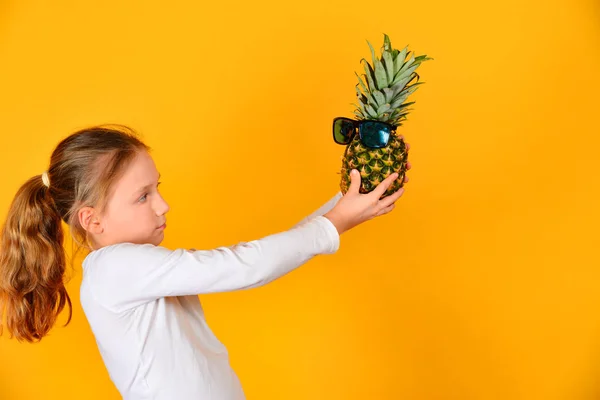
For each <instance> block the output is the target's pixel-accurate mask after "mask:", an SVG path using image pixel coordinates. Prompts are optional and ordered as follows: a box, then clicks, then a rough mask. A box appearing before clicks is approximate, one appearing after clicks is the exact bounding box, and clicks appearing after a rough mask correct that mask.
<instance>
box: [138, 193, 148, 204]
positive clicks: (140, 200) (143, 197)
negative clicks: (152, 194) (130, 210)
mask: <svg viewBox="0 0 600 400" xmlns="http://www.w3.org/2000/svg"><path fill="white" fill-rule="evenodd" d="M147 197H148V193H146V194H145V195H143V196H142V197H140V199H139V200H138V201H139V202H140V203H143V202H144V201H146V198H147Z"/></svg>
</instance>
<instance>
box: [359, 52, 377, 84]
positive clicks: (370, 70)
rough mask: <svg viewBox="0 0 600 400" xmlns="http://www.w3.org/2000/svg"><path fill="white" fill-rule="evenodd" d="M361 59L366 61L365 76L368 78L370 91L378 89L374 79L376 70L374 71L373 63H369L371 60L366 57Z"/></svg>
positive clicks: (364, 64)
mask: <svg viewBox="0 0 600 400" xmlns="http://www.w3.org/2000/svg"><path fill="white" fill-rule="evenodd" d="M361 61H364V63H363V66H364V67H365V76H366V78H367V83H368V84H369V91H372V90H376V89H377V87H376V86H375V81H374V80H373V76H374V75H375V72H374V71H373V68H372V67H371V64H369V62H368V61H367V60H366V59H364V58H363V59H362V60H361Z"/></svg>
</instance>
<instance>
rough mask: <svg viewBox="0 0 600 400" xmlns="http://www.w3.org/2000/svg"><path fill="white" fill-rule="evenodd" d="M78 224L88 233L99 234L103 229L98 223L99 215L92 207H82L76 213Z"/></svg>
mask: <svg viewBox="0 0 600 400" xmlns="http://www.w3.org/2000/svg"><path fill="white" fill-rule="evenodd" d="M77 218H78V219H79V224H80V225H81V227H82V228H83V229H85V230H86V231H87V232H88V233H92V234H95V235H99V234H101V233H102V231H103V230H104V229H103V228H102V225H101V224H100V216H99V215H98V213H97V212H96V210H95V209H94V208H93V207H83V208H82V209H80V210H79V211H78V213H77Z"/></svg>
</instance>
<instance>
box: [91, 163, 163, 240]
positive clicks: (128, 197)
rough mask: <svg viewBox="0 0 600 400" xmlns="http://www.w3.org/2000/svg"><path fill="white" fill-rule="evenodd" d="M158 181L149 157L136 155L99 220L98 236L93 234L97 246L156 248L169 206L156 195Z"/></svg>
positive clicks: (158, 194) (161, 234) (161, 238)
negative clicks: (126, 243) (142, 246)
mask: <svg viewBox="0 0 600 400" xmlns="http://www.w3.org/2000/svg"><path fill="white" fill-rule="evenodd" d="M159 178H160V174H159V173H158V171H157V170H156V166H155V165H154V161H153V160H152V157H150V155H149V154H148V153H147V152H146V151H140V152H138V155H137V156H136V158H135V159H134V160H132V161H131V163H130V164H129V166H128V168H127V170H126V171H125V172H124V173H123V175H122V176H121V178H120V179H119V180H118V181H117V182H116V183H115V184H114V186H113V188H112V193H111V195H110V197H109V198H108V202H107V205H106V209H105V211H104V212H103V213H102V215H101V217H100V222H99V223H100V225H101V231H100V232H101V233H100V234H97V235H93V236H94V241H95V242H96V243H97V244H98V245H100V247H104V246H109V245H112V244H117V243H124V242H128V243H137V244H148V243H149V244H153V245H155V246H158V245H159V244H160V243H161V242H162V240H163V238H164V235H165V233H164V232H165V228H166V221H167V219H166V217H165V214H166V213H167V211H169V205H168V204H167V203H166V202H165V200H164V199H163V198H162V196H161V195H160V193H159V192H158V185H159V183H160V182H159V181H158V179H159Z"/></svg>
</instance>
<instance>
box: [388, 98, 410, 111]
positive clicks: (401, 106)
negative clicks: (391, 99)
mask: <svg viewBox="0 0 600 400" xmlns="http://www.w3.org/2000/svg"><path fill="white" fill-rule="evenodd" d="M413 104H415V102H414V101H410V102H408V103H404V104H402V103H397V102H395V103H392V105H391V108H393V109H394V112H396V111H397V112H400V111H402V110H403V109H405V108H406V107H409V106H412V105H413Z"/></svg>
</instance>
